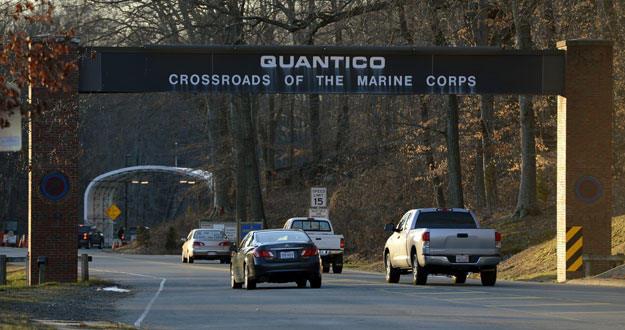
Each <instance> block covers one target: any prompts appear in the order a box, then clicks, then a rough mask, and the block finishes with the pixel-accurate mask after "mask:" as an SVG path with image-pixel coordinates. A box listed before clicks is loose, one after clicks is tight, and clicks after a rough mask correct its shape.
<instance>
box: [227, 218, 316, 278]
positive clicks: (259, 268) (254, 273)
mask: <svg viewBox="0 0 625 330" xmlns="http://www.w3.org/2000/svg"><path fill="white" fill-rule="evenodd" d="M321 271H322V269H321V259H320V257H319V249H318V248H317V247H316V246H315V244H314V243H313V241H312V240H311V239H310V237H309V236H308V235H307V234H306V232H304V231H302V230H293V229H267V230H258V231H251V232H249V233H248V234H247V235H246V236H245V238H244V239H243V241H241V247H240V248H239V249H238V251H237V252H236V254H235V255H234V256H233V257H232V264H231V265H230V284H231V286H232V288H233V289H237V288H241V287H242V286H243V284H245V288H246V289H247V290H252V289H254V288H256V284H257V283H261V282H273V283H285V282H295V283H297V287H298V288H303V287H306V281H309V282H310V287H312V288H320V287H321Z"/></svg>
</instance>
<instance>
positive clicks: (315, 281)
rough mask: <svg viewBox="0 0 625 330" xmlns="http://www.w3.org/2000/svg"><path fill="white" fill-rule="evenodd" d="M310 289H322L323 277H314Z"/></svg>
mask: <svg viewBox="0 0 625 330" xmlns="http://www.w3.org/2000/svg"><path fill="white" fill-rule="evenodd" d="M309 281H310V287H311V288H313V289H319V288H320V287H321V275H320V276H317V277H313V278H311V279H310V280H309Z"/></svg>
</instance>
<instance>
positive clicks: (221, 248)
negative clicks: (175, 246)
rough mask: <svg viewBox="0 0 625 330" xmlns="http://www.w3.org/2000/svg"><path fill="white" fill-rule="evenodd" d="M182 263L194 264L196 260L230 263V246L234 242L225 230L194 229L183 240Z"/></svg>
mask: <svg viewBox="0 0 625 330" xmlns="http://www.w3.org/2000/svg"><path fill="white" fill-rule="evenodd" d="M182 240H183V241H184V244H183V245H182V262H183V263H187V262H188V263H193V260H195V259H205V260H219V263H222V264H224V263H230V257H231V252H230V246H231V245H232V242H231V241H230V240H229V239H228V237H227V236H226V234H225V233H224V231H223V230H219V229H193V230H191V232H190V233H189V235H188V236H187V238H186V239H185V238H183V239H182Z"/></svg>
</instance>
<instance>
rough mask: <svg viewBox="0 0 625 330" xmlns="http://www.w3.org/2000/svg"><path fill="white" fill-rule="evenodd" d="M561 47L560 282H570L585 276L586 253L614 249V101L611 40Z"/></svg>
mask: <svg viewBox="0 0 625 330" xmlns="http://www.w3.org/2000/svg"><path fill="white" fill-rule="evenodd" d="M557 46H558V48H559V49H561V50H565V51H566V65H565V68H566V69H565V95H564V96H558V157H557V255H558V258H557V260H558V261H557V263H558V281H559V282H564V281H566V280H569V279H573V278H579V277H583V276H584V266H585V265H581V264H580V262H581V259H579V258H578V257H581V254H588V253H594V254H606V255H608V254H611V252H612V248H611V239H612V238H611V232H612V227H611V222H612V221H611V220H612V172H611V168H612V110H613V107H614V101H613V79H612V74H613V69H612V42H611V41H604V40H587V39H586V40H584V39H582V40H566V41H560V42H558V44H557ZM580 227H581V228H580ZM567 232H568V236H567ZM567 238H568V254H567ZM580 246H581V247H580ZM567 257H568V268H567ZM592 266H593V269H592V270H591V274H598V273H600V272H603V271H605V270H607V267H608V264H607V263H603V264H601V263H598V262H593V263H592Z"/></svg>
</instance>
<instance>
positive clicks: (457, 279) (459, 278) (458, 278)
mask: <svg viewBox="0 0 625 330" xmlns="http://www.w3.org/2000/svg"><path fill="white" fill-rule="evenodd" d="M466 281H467V273H458V274H456V275H455V276H454V283H456V284H462V283H464V282H466Z"/></svg>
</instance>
